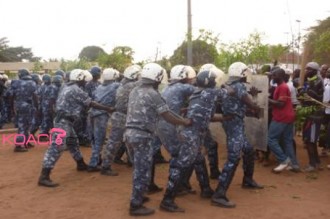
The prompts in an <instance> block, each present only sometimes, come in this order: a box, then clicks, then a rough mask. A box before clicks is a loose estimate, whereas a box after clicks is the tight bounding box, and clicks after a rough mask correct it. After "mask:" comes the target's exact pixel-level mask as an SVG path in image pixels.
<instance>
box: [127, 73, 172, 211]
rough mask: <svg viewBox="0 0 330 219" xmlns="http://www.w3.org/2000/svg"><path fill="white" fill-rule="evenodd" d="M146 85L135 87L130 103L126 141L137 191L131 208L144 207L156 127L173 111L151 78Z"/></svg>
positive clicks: (134, 193) (134, 190)
mask: <svg viewBox="0 0 330 219" xmlns="http://www.w3.org/2000/svg"><path fill="white" fill-rule="evenodd" d="M141 82H143V83H142V84H140V85H139V86H137V87H135V88H134V89H133V90H132V91H131V93H130V95H129V102H128V112H127V118H126V131H125V134H124V139H125V142H126V144H127V146H128V149H129V153H130V156H131V157H132V158H133V192H132V195H131V208H135V207H140V206H142V199H143V194H144V192H146V191H147V188H148V186H149V184H150V178H151V165H152V153H153V152H152V147H151V144H150V143H151V140H152V139H153V137H154V132H155V130H156V124H157V121H158V119H159V116H160V114H162V113H164V112H166V111H169V108H168V106H167V105H166V102H165V100H164V99H162V97H161V95H160V93H159V92H158V91H157V90H155V89H154V88H153V86H152V84H145V83H152V82H150V81H149V80H148V79H144V78H142V79H141Z"/></svg>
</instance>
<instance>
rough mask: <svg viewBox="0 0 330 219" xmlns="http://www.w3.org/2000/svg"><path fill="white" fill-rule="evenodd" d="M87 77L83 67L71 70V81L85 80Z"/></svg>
mask: <svg viewBox="0 0 330 219" xmlns="http://www.w3.org/2000/svg"><path fill="white" fill-rule="evenodd" d="M85 78H86V73H85V72H84V70H82V69H74V70H72V71H71V72H70V81H83V80H85Z"/></svg>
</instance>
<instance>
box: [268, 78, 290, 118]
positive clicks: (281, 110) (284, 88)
mask: <svg viewBox="0 0 330 219" xmlns="http://www.w3.org/2000/svg"><path fill="white" fill-rule="evenodd" d="M273 99H274V100H280V101H284V103H285V104H284V106H283V107H277V106H275V105H273V111H272V114H273V120H274V121H276V122H282V123H292V122H294V120H295V112H294V110H293V106H292V102H291V93H290V89H289V87H288V85H287V84H286V83H284V82H282V83H281V84H279V85H278V86H277V87H276V89H275V91H274V94H273Z"/></svg>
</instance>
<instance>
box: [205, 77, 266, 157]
mask: <svg viewBox="0 0 330 219" xmlns="http://www.w3.org/2000/svg"><path fill="white" fill-rule="evenodd" d="M226 76H227V74H226V75H225V77H226ZM227 78H228V77H227ZM223 81H226V78H225V79H224V80H223ZM223 81H222V82H223ZM251 86H254V87H256V88H257V89H258V90H259V91H261V92H260V93H259V94H258V95H257V97H255V98H252V99H253V101H254V102H255V103H257V104H258V106H259V107H260V108H261V109H262V112H261V113H260V114H259V118H255V117H245V132H246V135H247V138H248V140H249V142H250V143H251V144H252V145H253V147H254V148H255V149H258V150H262V151H266V150H267V138H268V136H267V134H268V86H269V83H268V77H267V76H265V75H252V76H249V77H248V83H247V84H246V87H247V90H250V88H251ZM210 129H211V132H212V134H213V136H214V137H215V138H216V140H217V142H218V143H219V144H221V145H225V144H226V134H225V132H224V130H223V128H222V125H221V124H219V123H211V124H210Z"/></svg>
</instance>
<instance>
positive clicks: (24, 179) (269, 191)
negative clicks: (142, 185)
mask: <svg viewBox="0 0 330 219" xmlns="http://www.w3.org/2000/svg"><path fill="white" fill-rule="evenodd" d="M296 139H297V142H298V148H297V149H298V151H297V153H298V160H299V161H300V163H301V165H302V166H304V165H306V164H307V155H306V151H305V149H303V145H302V143H301V140H300V137H297V138H296ZM0 140H1V142H2V139H1V138H0ZM45 150H46V148H45V147H44V146H36V147H35V148H33V149H31V150H30V151H29V152H27V153H14V152H13V146H12V145H1V147H0V219H5V218H11V219H15V218H24V219H30V218H34V219H39V218H48V219H52V218H61V219H69V218H70V219H74V218H77V219H78V218H79V219H85V218H86V219H89V218H97V219H103V218H107V219H108V218H131V217H130V216H129V214H128V207H129V197H130V192H131V181H132V179H131V178H132V177H131V172H132V168H129V167H127V166H123V165H114V167H113V168H114V169H115V170H117V171H118V172H119V173H120V175H119V176H117V177H107V176H101V175H100V174H99V173H87V172H77V171H76V169H75V163H74V161H73V160H72V159H71V157H70V155H69V153H68V152H65V153H64V154H63V156H62V157H61V158H60V160H59V162H58V163H57V165H56V167H55V169H54V171H53V174H52V175H51V177H52V179H53V180H54V181H56V182H58V183H60V186H59V187H57V188H45V187H39V186H37V179H38V176H39V173H40V168H41V162H42V158H43V155H44V152H45ZM90 150H91V149H90V148H82V152H83V154H84V157H85V160H86V161H89V155H90ZM163 154H164V155H165V156H166V157H167V158H168V156H167V154H166V152H163ZM219 159H220V164H221V166H222V165H223V162H224V160H225V150H224V147H223V145H222V146H220V150H219ZM322 163H323V164H324V166H325V165H326V164H329V163H330V158H329V157H325V158H322ZM275 165H276V163H275V162H273V165H271V166H269V167H264V166H263V165H262V164H261V163H260V162H258V161H256V170H255V179H256V180H257V181H258V182H259V183H261V184H263V185H265V189H263V190H258V191H251V190H243V189H242V188H241V186H240V184H241V180H242V175H243V172H242V168H241V165H240V166H239V168H238V171H237V172H236V175H235V177H234V180H233V182H232V185H231V187H230V188H229V191H228V197H229V198H230V199H231V200H232V201H234V202H235V203H236V204H237V207H236V208H235V209H224V208H219V207H215V206H211V205H210V200H205V199H201V198H200V197H199V194H196V195H187V196H183V197H178V198H177V199H176V202H177V203H178V205H179V206H181V207H183V208H185V209H186V212H185V213H174V214H173V213H167V212H163V211H161V210H159V208H158V206H159V203H160V200H161V198H162V195H163V194H162V193H161V194H154V195H151V196H150V198H151V201H150V202H149V203H146V206H148V207H152V208H155V209H156V213H155V214H154V215H152V216H148V217H149V218H169V217H171V218H199V219H200V218H248V219H250V218H254V219H258V218H262V219H279V218H281V219H289V218H299V219H303V218H306V219H310V218H315V219H322V218H327V219H328V218H330V207H329V204H330V189H329V186H330V171H329V170H326V169H325V170H323V171H319V172H318V173H293V172H290V171H284V172H282V173H281V174H274V173H272V172H271V169H272V168H273V167H274V166H275ZM156 177H157V178H156V183H157V184H158V185H160V186H162V187H165V185H166V182H167V177H168V165H167V164H159V165H157V169H156ZM191 182H192V185H193V187H194V188H195V189H196V190H197V191H198V192H199V187H198V183H197V181H196V178H195V177H193V178H192V180H191ZM216 184H217V181H216V180H212V181H211V185H212V187H213V188H215V187H216Z"/></svg>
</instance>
